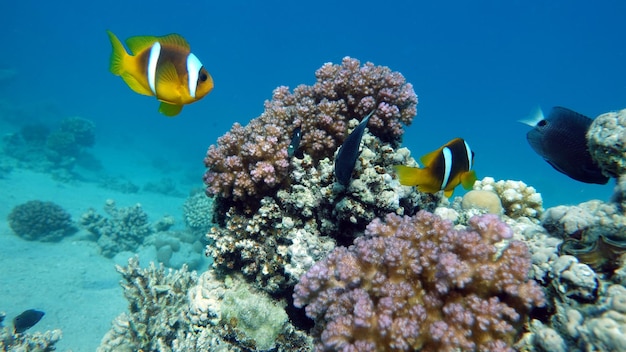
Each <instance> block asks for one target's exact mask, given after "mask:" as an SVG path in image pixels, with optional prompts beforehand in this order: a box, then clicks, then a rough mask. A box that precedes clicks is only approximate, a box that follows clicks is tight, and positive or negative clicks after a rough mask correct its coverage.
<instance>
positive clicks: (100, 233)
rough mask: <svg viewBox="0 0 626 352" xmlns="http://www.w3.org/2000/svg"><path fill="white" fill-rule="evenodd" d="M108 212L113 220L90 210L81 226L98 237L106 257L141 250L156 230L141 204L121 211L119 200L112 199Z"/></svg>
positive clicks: (109, 200)
mask: <svg viewBox="0 0 626 352" xmlns="http://www.w3.org/2000/svg"><path fill="white" fill-rule="evenodd" d="M104 212H105V213H107V214H108V215H109V217H104V216H102V215H100V214H98V213H96V211H95V210H94V209H89V210H88V211H87V212H86V213H84V214H83V215H82V216H81V219H80V224H81V225H82V226H83V227H84V228H85V229H86V230H87V231H89V232H90V233H91V234H93V235H94V236H95V240H96V241H97V243H98V246H99V247H100V252H101V253H102V255H104V256H105V257H108V258H111V257H113V256H114V255H115V254H117V253H119V252H122V251H133V250H135V249H137V247H138V246H139V245H140V244H142V243H143V241H144V239H145V238H146V237H147V236H148V235H150V234H151V233H153V231H154V229H153V228H152V226H151V224H150V223H149V222H148V214H146V213H145V212H144V211H143V209H142V208H141V204H135V205H134V206H132V207H127V208H119V209H118V208H117V206H116V204H115V201H114V200H112V199H108V200H107V201H106V202H105V206H104Z"/></svg>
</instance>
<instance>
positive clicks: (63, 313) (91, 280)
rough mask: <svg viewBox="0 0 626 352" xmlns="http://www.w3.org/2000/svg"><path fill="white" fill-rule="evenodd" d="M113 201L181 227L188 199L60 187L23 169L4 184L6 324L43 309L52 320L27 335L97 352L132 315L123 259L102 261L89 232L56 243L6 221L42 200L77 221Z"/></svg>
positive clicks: (0, 248) (0, 184) (1, 282)
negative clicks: (33, 237)
mask: <svg viewBox="0 0 626 352" xmlns="http://www.w3.org/2000/svg"><path fill="white" fill-rule="evenodd" d="M107 199H113V200H115V202H116V204H117V206H118V207H128V206H132V205H135V204H137V203H140V204H141V205H142V208H143V209H144V211H145V212H146V213H147V214H148V216H149V220H150V221H151V222H152V221H155V220H158V219H159V218H161V217H162V216H164V215H172V216H174V217H175V218H176V221H177V226H181V221H180V218H181V214H182V204H183V202H184V201H185V198H179V197H170V196H165V195H162V194H155V193H145V192H139V193H133V194H125V193H120V192H116V191H113V190H109V189H103V188H101V187H99V186H98V185H97V184H94V183H81V182H77V183H73V184H67V183H61V182H57V181H54V180H53V179H52V178H51V176H50V175H49V174H43V173H37V172H33V171H28V170H23V169H14V170H12V171H11V172H10V173H8V174H7V175H6V176H5V177H4V178H0V268H1V269H0V311H4V312H6V315H7V317H6V321H5V323H6V324H10V321H11V320H12V319H13V317H15V316H16V315H18V314H20V313H21V312H22V311H24V310H26V309H31V308H32V309H38V310H42V311H44V312H45V313H46V315H45V316H44V317H43V319H42V320H41V321H40V322H39V323H38V324H37V325H35V326H34V327H33V328H32V329H31V330H29V332H32V331H42V332H43V331H46V330H53V329H61V330H62V331H63V338H62V339H61V341H59V343H58V344H57V345H56V347H57V349H58V350H59V351H74V352H79V351H95V350H96V348H97V346H98V345H99V344H100V340H101V339H102V337H103V336H104V334H105V333H106V332H107V331H108V329H109V328H110V326H111V321H112V320H113V319H114V318H115V317H116V316H117V315H119V314H120V313H122V312H124V311H126V310H127V302H126V300H125V299H124V296H123V292H122V289H121V287H120V285H119V282H120V279H121V277H120V275H119V274H118V273H117V272H116V271H115V264H116V262H117V263H118V264H123V261H124V260H123V259H122V258H120V256H117V257H116V258H115V260H114V259H108V258H105V257H103V256H101V255H100V254H99V252H98V246H97V245H96V243H95V242H93V241H90V240H88V239H87V238H88V237H89V236H88V233H87V232H86V231H85V230H84V229H80V230H79V231H78V232H77V233H76V234H74V235H72V236H71V237H68V238H65V239H64V240H62V241H60V242H56V243H42V242H36V241H26V240H23V239H21V238H20V237H18V236H16V235H15V234H14V233H13V232H12V231H11V229H10V228H9V225H8V222H7V216H8V214H9V213H10V212H11V210H12V209H13V207H14V206H16V205H18V204H22V203H24V202H27V201H30V200H41V201H52V202H55V203H57V204H59V205H60V206H62V207H63V208H64V209H65V210H66V211H68V212H69V213H70V214H71V215H72V219H73V220H74V221H75V222H77V221H78V220H79V219H80V216H81V215H82V214H83V213H84V212H85V211H87V210H88V209H89V208H94V209H96V211H97V212H98V213H102V214H103V211H102V207H103V205H104V202H105V201H106V200H107ZM79 227H80V226H79ZM144 264H147V263H143V262H142V265H144Z"/></svg>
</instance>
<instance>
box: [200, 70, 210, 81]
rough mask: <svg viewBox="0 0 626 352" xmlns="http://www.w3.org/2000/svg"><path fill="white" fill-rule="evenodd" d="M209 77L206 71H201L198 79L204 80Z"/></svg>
mask: <svg viewBox="0 0 626 352" xmlns="http://www.w3.org/2000/svg"><path fill="white" fill-rule="evenodd" d="M208 78H209V76H207V74H206V73H204V72H200V76H199V77H198V79H199V80H200V82H204V81H206V80H207V79H208Z"/></svg>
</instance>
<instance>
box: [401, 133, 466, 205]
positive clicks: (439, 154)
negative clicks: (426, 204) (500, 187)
mask: <svg viewBox="0 0 626 352" xmlns="http://www.w3.org/2000/svg"><path fill="white" fill-rule="evenodd" d="M420 161H421V162H422V164H424V168H421V169H420V168H417V167H409V166H404V165H396V167H395V168H396V172H397V173H398V179H399V181H400V184H402V185H405V186H417V189H418V190H420V191H422V192H426V193H437V192H439V191H441V190H443V194H444V195H445V196H446V197H450V196H451V195H452V193H454V189H455V188H456V186H458V185H459V184H462V185H463V188H465V189H471V188H472V186H473V185H474V182H476V173H475V172H474V170H471V168H472V165H473V164H474V152H473V151H472V150H471V149H470V147H469V144H467V142H466V141H464V140H463V139H461V138H455V139H453V140H451V141H450V142H448V143H447V144H445V145H444V146H442V147H441V148H439V149H437V150H435V151H432V152H430V153H428V154H426V155H424V156H423V157H422V158H421V159H420Z"/></svg>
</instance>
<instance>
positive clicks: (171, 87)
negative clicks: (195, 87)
mask: <svg viewBox="0 0 626 352" xmlns="http://www.w3.org/2000/svg"><path fill="white" fill-rule="evenodd" d="M183 87H186V85H181V82H180V78H179V77H178V71H176V67H175V66H174V64H173V63H171V62H170V61H165V62H163V63H161V64H160V65H159V67H158V68H157V72H156V96H157V98H159V100H161V101H165V102H169V103H170V104H173V103H178V99H180V97H181V96H182V94H183V92H181V89H183Z"/></svg>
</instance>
